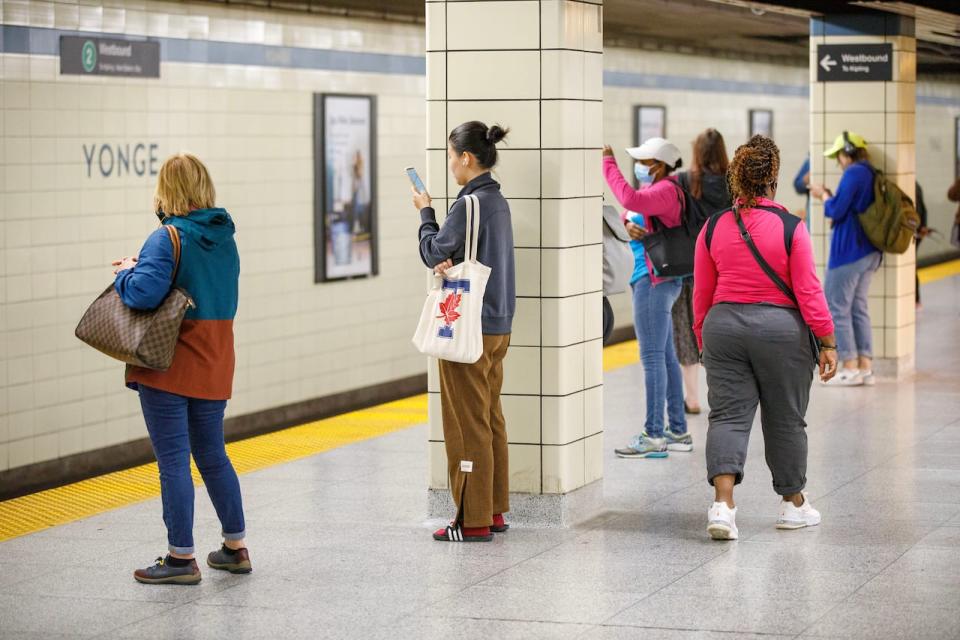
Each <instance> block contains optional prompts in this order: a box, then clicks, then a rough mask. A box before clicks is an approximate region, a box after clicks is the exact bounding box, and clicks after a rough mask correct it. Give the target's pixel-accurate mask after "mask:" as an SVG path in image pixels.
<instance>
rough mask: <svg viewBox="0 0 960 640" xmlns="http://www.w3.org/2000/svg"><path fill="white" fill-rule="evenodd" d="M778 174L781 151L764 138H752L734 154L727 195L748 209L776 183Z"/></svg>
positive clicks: (771, 141) (728, 177)
mask: <svg viewBox="0 0 960 640" xmlns="http://www.w3.org/2000/svg"><path fill="white" fill-rule="evenodd" d="M779 173H780V149H778V148H777V145H776V144H774V142H773V140H771V139H770V138H768V137H766V136H761V135H756V136H753V137H752V138H750V140H749V141H747V143H746V144H744V145H741V146H739V147H737V151H736V153H734V154H733V160H732V161H731V162H730V170H729V172H728V174H727V179H728V180H729V182H730V194H731V195H732V196H733V198H734V201H737V200H743V202H744V204H745V205H746V206H747V207H755V206H757V198H759V197H761V196H764V195H766V193H767V188H768V187H770V186H771V185H774V184H776V182H777V175H778V174H779Z"/></svg>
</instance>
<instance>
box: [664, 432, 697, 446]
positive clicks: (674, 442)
mask: <svg viewBox="0 0 960 640" xmlns="http://www.w3.org/2000/svg"><path fill="white" fill-rule="evenodd" d="M663 437H664V439H665V440H666V441H667V451H693V436H691V435H690V433H689V432H688V433H674V432H673V431H670V429H664V431H663Z"/></svg>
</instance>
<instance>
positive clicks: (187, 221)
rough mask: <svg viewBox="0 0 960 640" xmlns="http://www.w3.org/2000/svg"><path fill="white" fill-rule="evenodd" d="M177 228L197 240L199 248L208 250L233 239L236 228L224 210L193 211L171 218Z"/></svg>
mask: <svg viewBox="0 0 960 640" xmlns="http://www.w3.org/2000/svg"><path fill="white" fill-rule="evenodd" d="M173 220H175V221H176V222H177V225H176V226H177V227H179V228H180V229H181V230H182V231H184V232H186V233H187V234H189V235H192V236H194V237H195V238H196V239H197V244H199V245H200V247H201V248H204V249H207V250H210V249H213V248H215V247H217V246H218V245H220V244H221V243H223V242H225V241H227V240H230V239H231V238H232V237H233V234H234V232H235V231H236V228H235V227H234V224H233V218H231V217H230V214H229V213H227V210H226V209H221V208H219V207H217V208H213V209H195V210H193V211H191V212H190V213H189V214H187V215H185V216H178V217H176V218H173Z"/></svg>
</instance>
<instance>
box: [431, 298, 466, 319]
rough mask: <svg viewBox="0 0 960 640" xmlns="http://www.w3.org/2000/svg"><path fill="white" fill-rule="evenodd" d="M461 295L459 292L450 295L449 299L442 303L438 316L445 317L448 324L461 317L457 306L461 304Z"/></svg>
mask: <svg viewBox="0 0 960 640" xmlns="http://www.w3.org/2000/svg"><path fill="white" fill-rule="evenodd" d="M461 295H462V294H459V293H451V294H450V295H448V296H447V299H446V300H444V301H443V302H441V303H440V315H438V316H437V318H443V321H444V322H445V323H446V324H453V323H454V322H455V321H456V320H457V318H459V317H460V314H459V313H457V307H459V306H460V298H461Z"/></svg>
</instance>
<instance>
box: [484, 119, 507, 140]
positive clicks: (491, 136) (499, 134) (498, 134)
mask: <svg viewBox="0 0 960 640" xmlns="http://www.w3.org/2000/svg"><path fill="white" fill-rule="evenodd" d="M508 133H510V129H504V128H503V127H501V126H500V125H498V124H495V125H493V126H492V127H490V128H489V129H487V142H489V143H490V144H497V143H498V142H500V141H501V140H503V139H504V138H506V137H507V134H508Z"/></svg>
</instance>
